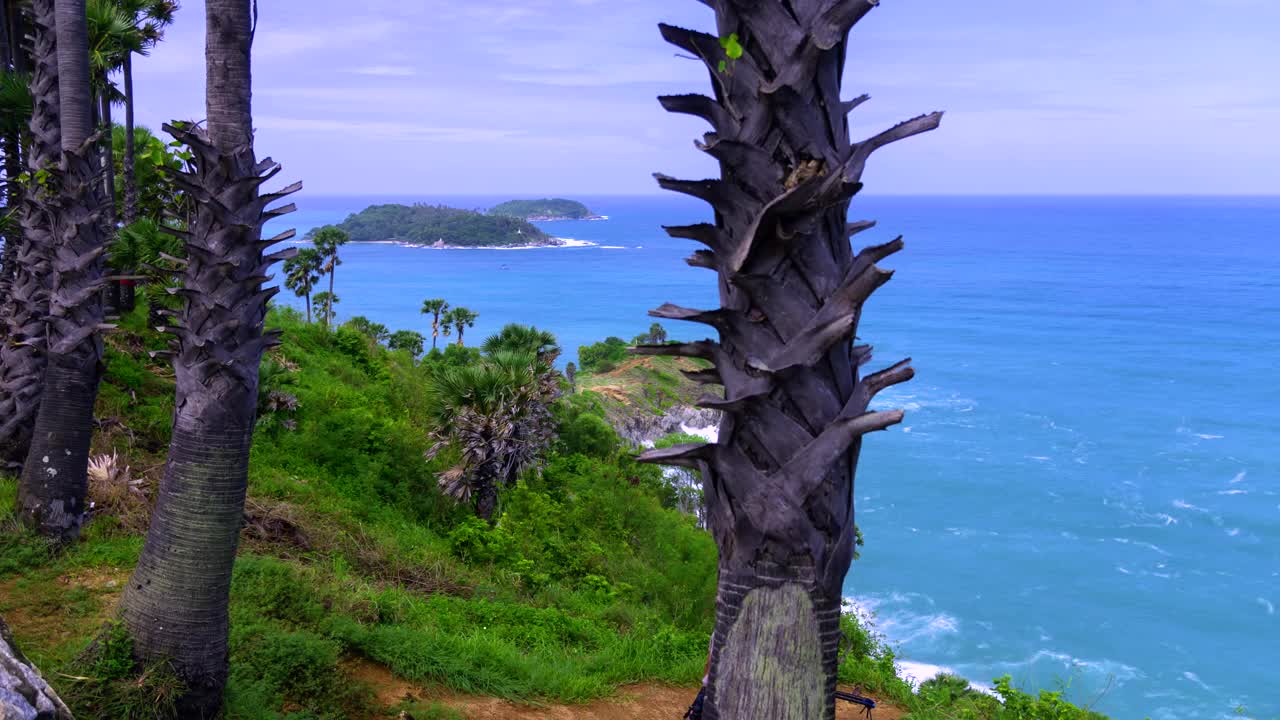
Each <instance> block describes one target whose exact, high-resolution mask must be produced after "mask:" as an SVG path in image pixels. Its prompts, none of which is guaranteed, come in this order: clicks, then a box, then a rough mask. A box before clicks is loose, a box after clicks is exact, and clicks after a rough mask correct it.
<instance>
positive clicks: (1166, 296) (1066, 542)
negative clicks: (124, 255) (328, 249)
mask: <svg viewBox="0 0 1280 720" xmlns="http://www.w3.org/2000/svg"><path fill="white" fill-rule="evenodd" d="M505 199H509V198H497V197H489V198H479V197H471V198H464V197H447V198H442V197H434V198H432V197H414V198H395V197H378V198H371V197H366V198H361V197H345V198H339V197H309V196H307V195H305V194H303V195H302V196H300V197H299V198H298V203H299V205H300V207H301V210H300V211H299V212H298V213H297V214H295V215H292V216H290V217H288V218H285V219H284V221H281V222H277V223H275V224H274V225H273V227H275V228H276V229H280V228H283V227H287V226H289V225H293V226H296V227H298V229H299V231H300V232H305V231H306V230H307V229H309V228H311V227H314V226H317V225H320V224H324V223H330V222H338V221H340V220H342V219H343V218H344V217H345V216H346V215H347V214H348V213H351V212H355V211H359V210H361V209H363V208H364V207H365V206H366V205H369V204H373V203H375V202H406V201H428V202H440V203H444V204H448V205H453V206H456V207H466V208H485V207H490V206H492V205H495V204H497V203H498V202H500V201H502V200H505ZM577 199H580V200H582V201H584V202H586V203H587V204H588V205H589V206H590V207H591V209H592V210H593V211H595V212H597V213H602V214H604V215H608V216H609V219H608V220H605V221H578V222H552V223H539V225H540V226H541V227H543V228H544V229H545V230H547V231H548V232H550V233H551V234H553V235H555V236H558V237H565V238H573V239H577V240H582V241H588V242H590V243H593V244H592V245H583V246H579V247H570V248H548V249H530V250H431V249H422V248H407V247H400V246H396V245H378V244H363V245H350V246H347V247H346V248H344V251H343V262H344V264H343V265H342V266H341V267H340V268H339V270H338V275H337V295H338V296H339V298H340V303H339V316H340V319H341V318H346V317H351V316H353V315H365V316H368V317H369V318H371V319H373V320H375V321H378V322H381V323H383V324H386V325H387V326H388V327H390V328H391V329H393V330H395V329H401V328H406V329H416V330H418V331H423V330H424V329H425V330H426V333H425V334H428V335H429V332H430V324H429V322H427V319H426V318H424V317H423V316H422V315H420V314H419V312H418V310H419V307H420V305H421V302H422V300H423V299H425V298H428V297H443V298H446V299H448V300H449V301H450V302H452V303H454V304H455V305H465V306H467V307H470V308H471V309H473V310H476V311H477V312H479V313H480V320H479V322H478V323H477V325H476V327H475V328H473V329H471V330H468V331H467V333H466V338H467V340H468V342H469V343H478V342H479V341H481V340H482V339H483V338H484V337H485V336H486V335H487V334H489V333H492V332H494V331H496V330H497V329H499V328H500V327H501V326H502V325H503V324H505V323H508V322H520V323H526V324H532V325H536V326H538V327H539V328H544V329H547V330H551V331H552V332H554V333H555V334H556V335H557V336H558V337H559V339H560V341H561V344H562V345H563V346H564V347H565V349H566V358H565V359H566V360H567V359H572V357H573V355H574V354H575V351H576V349H577V347H578V346H579V345H582V344H586V343H590V342H594V341H596V340H600V339H602V338H604V337H606V336H608V335H617V336H619V337H622V338H624V339H629V338H631V337H632V336H634V335H636V334H638V333H640V332H643V331H644V330H646V329H647V328H648V326H649V324H650V323H651V322H652V320H651V319H650V318H648V317H647V316H646V311H647V310H648V309H650V308H653V307H657V306H658V305H660V304H662V303H663V302H667V301H671V302H676V303H678V304H681V305H687V306H692V307H711V306H713V304H714V303H715V300H716V291H715V281H714V276H713V275H712V274H711V273H710V272H709V271H705V270H698V269H693V268H690V267H688V266H686V265H685V263H684V262H683V260H682V258H684V257H685V256H686V255H688V254H689V253H690V252H692V251H693V250H694V249H696V246H695V245H694V244H693V243H691V242H688V241H683V240H673V239H670V238H667V237H666V236H665V235H664V234H663V232H662V231H661V228H660V226H661V225H664V224H666V225H674V224H684V223H689V222H696V221H704V220H708V219H709V212H708V211H707V210H706V209H705V206H703V205H701V204H699V203H696V202H694V201H691V200H689V199H687V198H682V197H678V196H669V197H663V196H654V197H634V198H627V197H598V198H592V197H579V198H577ZM861 218H868V219H876V220H878V221H879V223H880V225H879V227H878V229H876V230H873V231H871V232H869V233H866V234H864V235H861V236H858V238H856V240H857V242H858V243H859V244H872V243H873V242H880V241H885V240H888V239H891V238H892V237H894V236H896V235H898V234H903V235H905V239H906V242H907V249H906V250H905V251H904V252H903V253H901V254H900V255H898V256H895V257H894V258H892V259H891V260H890V261H889V262H888V263H887V265H888V266H890V267H892V268H894V269H896V270H897V271H898V272H897V274H896V275H895V277H894V279H893V281H892V282H891V283H889V284H888V285H887V286H886V287H884V288H883V289H882V290H881V291H880V292H879V293H877V294H876V296H875V297H874V298H873V299H872V300H871V302H870V303H869V304H868V306H867V309H866V312H865V314H864V319H863V323H862V326H861V328H860V332H859V335H860V336H861V337H862V338H864V339H865V340H866V341H868V342H871V343H872V344H874V345H875V346H876V358H877V359H876V360H875V361H873V366H876V367H880V366H885V365H888V364H891V363H892V362H894V361H896V360H898V359H900V358H902V357H906V356H910V357H912V358H914V364H915V367H916V369H917V373H918V374H917V378H916V379H915V380H914V381H913V382H911V383H909V384H908V385H905V386H901V387H899V388H896V389H895V391H893V392H890V393H886V395H885V396H883V398H882V402H881V404H882V405H885V406H894V407H901V408H904V409H905V410H906V411H907V418H906V421H905V422H904V423H903V424H902V426H900V427H898V428H895V429H893V430H891V431H890V432H887V433H881V434H877V435H874V436H872V437H871V438H869V440H868V442H867V443H866V444H865V448H864V451H863V455H862V463H861V466H860V470H859V473H858V485H857V502H858V506H857V511H858V515H857V517H858V523H859V525H860V526H861V527H862V529H863V531H864V533H865V535H866V543H867V544H866V547H865V548H864V549H863V553H862V558H861V559H860V560H858V561H857V562H856V563H854V566H853V569H852V570H851V571H850V574H849V577H848V580H847V581H846V585H845V589H846V594H847V596H848V597H849V598H850V599H851V601H852V602H854V603H856V604H857V606H858V607H860V608H861V609H862V610H863V611H866V612H869V613H871V614H873V615H874V616H875V619H876V623H877V625H878V628H879V630H880V631H881V632H882V633H883V634H884V635H885V636H886V637H887V638H888V639H889V641H890V642H891V643H892V644H893V645H894V646H895V647H897V648H898V652H899V659H900V660H901V661H902V666H903V671H904V673H906V674H910V675H914V676H916V677H923V676H927V675H928V674H930V673H932V672H936V671H937V670H939V669H946V670H949V671H951V672H955V673H957V674H960V675H962V676H964V677H966V678H968V679H970V680H971V681H974V682H975V683H979V684H989V683H990V681H991V680H992V679H993V678H995V677H998V676H1001V675H1005V674H1009V675H1012V676H1013V678H1014V679H1015V681H1016V683H1017V684H1019V685H1021V686H1023V687H1025V688H1027V689H1033V690H1039V689H1048V690H1058V689H1064V690H1065V691H1066V694H1067V696H1068V697H1069V698H1070V699H1072V700H1073V701H1076V702H1081V703H1088V704H1090V705H1091V706H1092V707H1094V708H1095V709H1097V710H1098V711H1100V712H1103V713H1106V714H1109V715H1111V716H1113V717H1115V718H1118V719H1119V720H1141V719H1142V718H1146V717H1150V718H1152V719H1153V720H1173V719H1174V718H1186V717H1196V718H1201V719H1205V720H1207V719H1214V718H1230V717H1238V715H1237V714H1236V711H1237V708H1241V707H1242V708H1245V709H1246V711H1247V713H1248V715H1249V716H1250V717H1254V718H1259V719H1262V718H1265V719H1267V720H1271V719H1272V718H1276V717H1280V689H1277V687H1280V685H1278V684H1277V683H1276V682H1275V681H1274V679H1273V673H1274V672H1275V670H1276V665H1277V663H1278V662H1280V616H1277V614H1276V605H1277V604H1280V459H1278V458H1277V457H1276V456H1277V452H1278V451H1280V430H1277V428H1276V422H1277V420H1280V380H1277V378H1276V376H1275V373H1276V372H1277V370H1280V198H1158V199H1157V198H991V197H971V198H965V197H947V198H941V197H919V198H915V197H874V196H873V197H867V198H858V199H857V200H855V203H854V209H853V211H852V214H851V219H861ZM280 301H281V302H286V303H289V304H292V305H295V306H300V302H299V301H297V300H296V298H293V297H292V296H291V295H288V294H287V293H284V294H282V295H281V296H280ZM666 326H667V328H668V329H669V330H670V331H671V333H672V336H673V337H682V338H697V337H705V331H704V329H703V328H701V327H700V326H682V325H680V324H676V323H667V324H666Z"/></svg>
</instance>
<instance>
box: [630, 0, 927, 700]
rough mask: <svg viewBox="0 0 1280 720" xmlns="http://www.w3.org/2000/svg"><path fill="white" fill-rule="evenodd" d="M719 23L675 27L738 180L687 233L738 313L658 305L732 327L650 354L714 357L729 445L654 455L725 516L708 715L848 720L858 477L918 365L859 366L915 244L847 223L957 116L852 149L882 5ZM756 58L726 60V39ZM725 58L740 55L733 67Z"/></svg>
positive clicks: (683, 107)
mask: <svg viewBox="0 0 1280 720" xmlns="http://www.w3.org/2000/svg"><path fill="white" fill-rule="evenodd" d="M704 2H706V4H708V5H710V6H711V7H712V8H713V9H714V10H715V12H716V18H717V22H718V25H719V27H718V33H717V35H708V34H703V33H698V32H693V31H689V30H684V29H680V28H675V27H669V26H663V27H662V34H663V36H664V37H665V38H666V39H667V40H668V41H669V42H671V43H673V44H675V45H676V46H678V47H680V48H682V49H683V50H684V51H685V52H688V53H690V54H692V55H696V56H698V57H701V58H703V59H704V60H705V61H706V64H707V67H708V69H709V71H710V73H711V81H712V85H713V86H714V89H715V92H714V97H705V96H700V95H681V96H674V97H664V98H662V99H661V101H662V103H663V105H664V106H665V107H666V108H667V109H668V110H671V111H673V112H679V113H688V114H693V115H697V116H700V117H702V118H704V119H706V120H707V121H709V122H710V123H711V124H712V126H713V128H714V132H713V133H711V134H709V135H707V136H706V137H705V138H704V142H703V143H701V144H700V147H701V148H702V149H703V150H704V151H706V152H707V153H708V154H710V155H711V156H712V157H714V158H715V159H716V160H718V161H719V163H720V169H721V177H720V178H718V179H712V180H702V181H682V180H675V179H672V178H669V177H666V176H661V175H659V176H658V181H659V184H660V185H661V186H662V187H664V188H666V189H669V190H675V191H678V192H683V193H686V194H689V195H693V196H695V197H698V198H701V199H703V200H705V201H707V202H708V203H710V204H711V206H712V208H713V209H714V211H715V222H714V224H703V225H693V226H687V227H673V228H670V229H669V232H670V234H671V235H673V236H674V237H681V238H689V239H693V240H697V241H699V242H702V243H703V244H704V245H706V246H707V248H708V249H706V250H699V251H698V252H696V253H695V254H694V255H693V256H692V257H691V258H690V259H689V263H690V264H691V265H693V266H695V267H701V268H707V269H711V270H713V271H715V272H716V273H717V276H718V284H719V287H720V299H721V303H722V307H721V308H720V309H717V310H710V311H698V310H690V309H686V308H680V307H676V306H673V305H664V306H663V307H661V308H658V309H657V310H655V311H653V312H652V313H651V314H652V315H653V316H655V317H658V318H665V319H672V320H689V321H693V322H699V323H703V324H706V325H709V326H711V327H713V328H714V329H715V330H716V331H718V334H719V341H718V342H716V341H712V340H706V341H702V342H696V343H685V344H679V345H653V346H646V347H641V348H638V351H639V352H641V353H645V354H661V355H683V356H692V357H700V358H705V359H707V360H711V361H713V362H714V363H715V369H714V370H711V371H700V372H697V373H694V374H693V376H694V377H695V378H696V379H699V380H702V381H704V382H707V383H711V384H716V385H723V387H724V396H723V397H717V396H712V395H707V396H704V398H703V400H702V401H701V403H700V404H701V405H702V406H703V407H709V408H715V409H718V410H722V411H724V419H723V421H722V422H721V426H720V439H719V442H718V443H717V444H713V445H686V446H681V447H676V448H670V449H665V450H654V451H650V452H648V453H646V454H645V455H644V456H643V459H644V460H646V461H649V462H659V463H664V464H669V465H684V466H688V467H692V468H697V469H699V470H701V471H702V474H703V487H704V491H705V495H706V504H707V513H708V524H709V526H710V529H711V531H712V533H713V535H714V537H715V539H716V543H717V545H718V546H719V549H720V561H719V582H718V593H717V602H716V606H717V612H716V625H715V635H714V649H713V653H712V660H711V676H710V684H709V686H708V691H707V703H706V707H705V710H704V713H705V714H704V717H706V718H709V719H710V720H722V719H723V720H750V719H754V718H771V719H777V720H814V719H815V718H824V719H826V720H830V719H831V718H833V717H834V713H835V706H834V698H833V692H834V690H835V683H836V666H837V649H838V646H839V639H840V629H839V617H840V602H841V586H842V584H843V581H844V578H845V574H846V573H847V571H848V569H849V564H850V561H851V560H852V557H853V551H854V516H853V501H854V495H853V478H854V470H855V467H856V465H857V461H858V453H859V450H860V448H861V437H862V436H863V435H864V434H866V433H868V432H872V431H875V430H883V429H885V428H887V427H889V426H891V425H893V424H895V423H897V422H899V421H900V420H901V418H902V413H901V412H898V411H895V412H870V411H868V403H869V402H870V400H871V398H872V397H874V396H875V395H876V393H878V392H879V391H880V390H882V389H884V388H885V387H888V386H890V385H893V384H896V383H900V382H904V381H906V380H908V379H909V378H910V377H911V375H912V370H911V368H910V367H909V365H908V363H906V362H904V363H900V364H898V365H895V366H893V367H892V368H890V369H889V370H886V371H884V372H880V373H876V374H873V375H868V376H866V377H860V374H859V367H860V366H861V365H862V364H863V363H864V362H866V361H867V360H868V359H869V358H870V348H868V347H865V346H856V347H855V346H852V341H853V338H854V335H855V331H856V328H857V323H858V320H859V317H860V314H861V310H862V304H863V302H864V301H865V300H866V299H867V297H868V296H870V294H871V293H872V292H873V291H874V290H875V289H876V288H877V287H879V286H880V285H882V284H883V283H884V282H886V281H887V280H888V279H889V276H890V273H888V272H885V271H883V270H880V269H879V268H877V267H876V263H877V262H879V261H881V260H883V259H884V258H886V257H888V256H889V255H890V254H892V253H894V252H896V251H897V250H898V249H900V248H901V242H900V241H894V242H891V243H888V244H886V245H881V246H878V247H872V248H868V249H866V250H863V251H862V252H860V253H857V254H856V255H855V254H854V253H853V252H852V250H851V247H850V243H849V237H850V235H851V234H853V233H856V232H858V231H860V230H864V229H866V228H867V227H868V224H865V223H855V224H852V225H849V224H848V223H847V213H848V207H849V201H850V199H851V198H852V197H853V196H854V194H856V193H857V192H858V190H859V189H860V188H861V187H862V185H861V182H860V178H861V175H862V170H863V167H864V165H865V162H866V160H867V158H868V156H869V155H870V154H871V153H872V152H873V151H874V150H876V149H877V148H879V147H882V146H884V145H886V144H888V143H890V142H893V141H895V140H898V139H901V138H905V137H908V136H910V135H914V134H917V133H920V132H924V131H926V130H931V129H933V128H934V127H936V126H937V125H938V122H939V119H940V116H939V115H937V114H934V115H928V116H923V117H920V118H917V119H915V120H911V121H909V122H907V123H903V124H901V125H899V126H897V127H895V128H893V129H892V130H889V131H887V132H885V133H882V134H880V135H877V136H875V137H873V138H871V139H869V140H866V141H863V142H851V141H850V138H849V131H848V123H847V120H846V117H845V115H846V113H848V112H849V111H850V110H852V109H853V108H854V107H856V106H857V105H858V104H859V103H860V102H861V101H862V100H863V99H865V98H859V99H857V100H853V101H850V102H844V101H841V99H840V95H839V93H840V84H841V79H842V76H843V69H844V59H845V42H846V38H847V35H848V32H849V30H850V29H851V28H852V27H853V25H854V24H855V23H856V22H857V21H858V20H859V19H861V18H862V17H863V16H864V15H865V14H866V13H867V12H869V11H870V10H871V9H872V7H874V4H873V3H871V2H868V0H790V1H789V2H758V3H746V2H737V1H734V0H704ZM732 34H736V35H737V37H738V38H739V39H740V41H741V44H742V46H743V48H744V50H745V52H744V53H743V55H742V56H741V58H740V59H737V60H734V59H732V58H728V57H726V52H725V49H724V48H723V46H722V45H721V42H720V38H728V37H730V36H731V35H732ZM721 60H724V61H725V66H724V69H723V70H721V69H720V67H719V66H720V62H721Z"/></svg>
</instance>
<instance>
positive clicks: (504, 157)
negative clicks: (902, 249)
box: [135, 0, 1280, 194]
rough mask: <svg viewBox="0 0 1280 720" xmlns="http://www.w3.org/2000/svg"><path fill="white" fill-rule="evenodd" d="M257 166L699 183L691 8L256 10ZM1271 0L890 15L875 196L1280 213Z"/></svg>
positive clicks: (151, 77) (645, 184) (190, 62)
mask: <svg viewBox="0 0 1280 720" xmlns="http://www.w3.org/2000/svg"><path fill="white" fill-rule="evenodd" d="M259 11H260V22H259V27H258V33H257V43H256V46H255V51H254V65H255V74H254V90H255V95H254V115H255V125H256V126H257V129H258V134H257V147H258V151H259V154H269V155H271V156H273V157H275V158H276V159H277V160H279V161H281V162H282V163H284V165H285V169H286V173H287V174H288V175H289V176H290V177H291V178H300V179H302V180H303V181H304V182H305V183H306V186H307V188H308V190H309V191H310V192H312V193H324V194H389V193H400V194H517V193H518V194H553V193H554V194H572V193H592V194H615V193H617V194H638V193H653V192H658V191H657V189H656V188H655V186H654V184H653V181H652V178H651V173H653V172H655V171H661V172H665V173H668V174H672V175H676V176H682V177H683V176H690V177H705V176H709V175H713V174H714V173H715V167H714V165H713V164H712V163H710V162H709V161H708V159H707V158H705V157H704V156H702V155H701V153H699V152H698V151H696V150H695V149H694V148H693V144H692V140H693V138H694V137H697V136H699V135H700V134H701V133H702V132H704V130H705V127H704V124H703V123H702V122H701V121H698V120H696V119H693V118H686V117H679V116H672V115H668V114H667V113H665V112H663V111H662V109H661V108H660V107H659V106H658V104H657V102H656V101H655V100H654V98H655V96H657V95H660V94H675V93H681V92H703V91H705V89H706V87H707V78H706V75H705V73H704V72H703V70H702V69H701V66H700V65H698V64H697V63H695V62H693V61H690V60H685V59H681V58H677V57H675V55H674V53H675V49H674V48H672V47H670V46H667V45H666V44H664V43H663V42H662V41H661V39H660V38H659V37H658V34H657V30H656V27H655V26H656V23H658V22H659V21H665V22H670V23H674V24H680V25H686V26H690V27H696V28H700V29H711V28H712V27H713V24H712V22H713V19H712V16H711V13H710V11H709V10H708V9H707V8H706V7H705V6H703V5H702V4H701V3H699V2H696V1H695V0H462V1H461V2H458V1H457V0H453V1H451V2H443V1H442V0H415V1H413V2H404V1H403V0H361V2H359V3H351V2H346V1H341V2H340V1H339V0H259ZM203 18H204V7H203V2H202V0H183V8H182V11H181V12H180V14H179V16H178V20H177V23H176V25H175V26H174V27H173V28H171V29H170V32H169V39H168V40H167V41H166V42H165V43H164V44H163V45H162V46H161V47H159V48H157V49H156V50H155V51H154V53H153V55H152V57H150V58H146V59H143V60H140V61H138V62H137V63H136V64H135V68H136V70H135V72H136V76H137V80H136V86H137V88H136V89H137V95H138V111H139V121H140V122H142V123H144V124H147V125H150V126H153V127H155V128H158V126H159V124H160V123H161V122H162V121H165V120H168V119H173V118H179V119H190V118H202V117H203V116H204V101H203V92H204V89H203V81H204V75H203V44H204V40H203V33H204V27H203ZM1278 29H1280V2H1277V1H1276V0H1100V1H1099V2H1091V3H1062V2H1047V1H1045V0H980V1H978V2H959V1H958V0H883V2H882V3H881V6H880V8H879V9H877V10H875V11H874V12H872V13H871V14H870V15H869V16H868V17H867V19H865V20H864V21H863V22H862V23H860V24H859V25H858V27H857V28H856V29H855V31H854V34H853V35H852V38H851V46H850V62H849V65H848V73H847V75H846V79H845V93H846V96H853V95H857V94H861V93H863V92H867V93H870V94H871V96H872V101H871V102H870V103H868V104H867V105H864V106H863V107H862V108H859V109H858V110H856V111H855V112H854V113H853V115H852V116H851V123H852V126H853V128H854V129H855V133H857V134H864V135H870V134H873V133H874V132H877V131H878V130H880V129H883V128H884V127H885V126H887V125H889V124H892V123H894V122H896V121H897V120H900V119H905V118H908V117H911V116H914V115H917V114H919V113H922V112H926V111H930V110H935V109H941V110H946V111H947V117H946V119H945V121H944V123H943V127H942V129H941V130H939V131H937V132H934V133H932V134H929V135H926V136H923V137H919V138H915V139H912V140H908V141H905V142H903V143H899V144H898V145H895V146H892V147H890V148H888V149H885V150H882V151H880V152H879V153H878V154H877V155H876V157H875V158H874V159H873V160H872V163H871V164H870V165H869V167H868V170H867V173H866V175H865V176H864V181H865V182H866V183H867V190H868V192H878V193H884V194H890V193H892V194H914V193H921V194H924V193H928V194H1015V193H1016V194H1023V193H1033V194H1035V193H1052V194H1280V40H1278V38H1280V30H1278Z"/></svg>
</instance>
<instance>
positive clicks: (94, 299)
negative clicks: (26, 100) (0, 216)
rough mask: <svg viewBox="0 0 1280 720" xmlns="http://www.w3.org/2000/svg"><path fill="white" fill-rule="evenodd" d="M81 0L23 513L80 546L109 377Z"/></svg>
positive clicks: (67, 35)
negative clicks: (92, 452)
mask: <svg viewBox="0 0 1280 720" xmlns="http://www.w3.org/2000/svg"><path fill="white" fill-rule="evenodd" d="M84 6H85V4H84V0H78V1H77V0H56V1H55V3H54V9H55V18H56V22H57V25H56V31H57V43H58V50H57V55H58V92H59V96H60V97H59V100H60V106H61V110H62V161H61V165H60V167H59V170H58V172H57V173H55V175H56V177H57V184H58V191H59V192H58V207H57V211H56V214H55V215H54V218H55V227H54V231H55V232H54V244H53V247H52V251H51V253H50V269H51V271H52V272H51V273H50V282H51V285H50V293H49V316H48V340H47V343H48V345H47V347H48V356H47V367H46V370H45V382H44V389H43V392H42V394H41V399H40V410H39V412H38V415H37V417H36V424H35V430H34V433H33V436H32V439H31V448H30V450H28V452H27V460H26V462H25V463H24V464H23V468H22V478H21V480H20V482H19V487H18V512H19V515H20V517H21V518H22V519H23V520H24V521H25V522H26V523H28V524H29V525H32V526H34V527H36V528H37V529H38V530H39V531H40V532H41V533H42V534H44V535H46V536H48V537H51V538H54V539H56V540H59V541H62V542H67V541H70V540H73V539H74V538H75V537H76V536H77V535H78V534H79V532H80V524H81V522H82V521H83V517H84V510H85V507H84V502H85V491H86V483H85V473H86V471H87V469H88V464H89V441H90V440H91V438H92V436H93V405H94V401H95V400H96V399H97V395H98V381H99V379H100V378H101V374H102V338H101V337H100V336H99V331H100V330H101V329H102V324H103V323H102V321H103V307H102V295H101V291H102V288H103V287H104V286H105V284H106V280H105V274H104V264H103V256H104V255H105V254H106V250H107V248H106V245H105V243H103V238H102V224H101V223H102V215H101V210H102V205H101V202H102V198H101V192H100V187H101V184H100V179H99V175H98V172H97V169H98V168H97V156H98V152H97V143H96V138H94V137H92V135H91V131H92V127H93V126H92V122H91V120H90V118H91V116H92V112H91V111H92V108H91V99H92V93H91V92H90V90H89V54H88V45H87V42H88V32H87V30H86V20H85V8H84Z"/></svg>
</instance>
